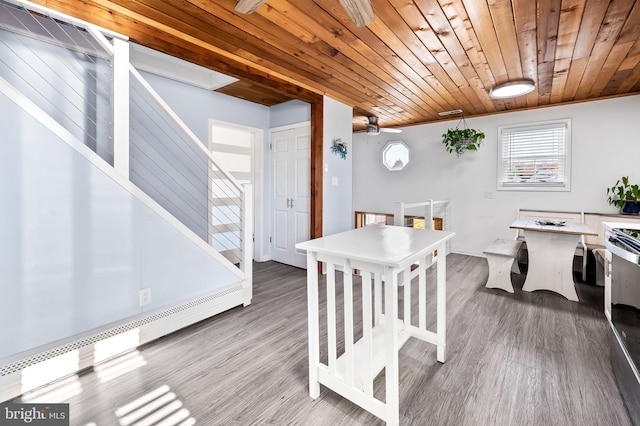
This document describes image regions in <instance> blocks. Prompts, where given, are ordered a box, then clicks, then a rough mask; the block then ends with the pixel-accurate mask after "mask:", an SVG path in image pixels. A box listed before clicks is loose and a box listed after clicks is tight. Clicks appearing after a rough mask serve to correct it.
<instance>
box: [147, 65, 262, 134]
mask: <svg viewBox="0 0 640 426" xmlns="http://www.w3.org/2000/svg"><path fill="white" fill-rule="evenodd" d="M141 74H143V77H145V79H146V80H147V81H148V82H149V84H150V85H151V86H152V87H153V88H154V90H156V91H157V92H158V94H159V95H160V96H161V97H162V98H163V99H164V100H165V102H167V104H168V105H169V106H170V107H171V108H172V109H173V110H174V111H175V112H176V114H178V116H179V117H180V118H181V119H182V120H183V121H184V122H185V124H186V125H187V126H188V127H189V128H190V129H191V130H192V131H193V132H194V133H195V135H196V136H198V138H200V140H201V141H202V142H204V143H205V144H206V143H207V140H208V138H209V128H208V125H209V119H210V118H213V119H215V120H222V121H227V122H229V123H235V124H240V125H243V126H250V127H255V128H259V129H264V130H265V132H266V133H268V129H269V127H271V123H270V109H269V107H266V106H263V105H258V104H255V103H253V102H248V101H244V100H242V99H238V98H234V97H231V96H227V95H223V94H221V93H217V92H213V91H211V90H204V89H200V88H198V87H194V86H190V85H188V84H185V83H180V82H177V81H175V80H170V79H168V78H164V77H160V76H157V75H154V74H149V73H141Z"/></svg>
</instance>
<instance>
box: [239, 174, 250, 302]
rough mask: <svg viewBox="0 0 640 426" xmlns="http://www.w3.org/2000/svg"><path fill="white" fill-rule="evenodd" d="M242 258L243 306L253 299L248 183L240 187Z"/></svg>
mask: <svg viewBox="0 0 640 426" xmlns="http://www.w3.org/2000/svg"><path fill="white" fill-rule="evenodd" d="M242 186H243V188H244V192H243V193H242V194H241V196H242V213H241V214H242V218H241V220H242V228H241V231H240V232H242V237H241V244H242V247H241V249H242V258H241V260H240V270H242V271H243V272H244V274H245V279H244V284H243V288H244V303H243V304H244V306H247V305H249V304H250V303H251V298H252V297H253V186H252V185H251V184H249V183H245V184H243V185H242Z"/></svg>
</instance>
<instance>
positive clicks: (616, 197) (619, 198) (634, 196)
mask: <svg viewBox="0 0 640 426" xmlns="http://www.w3.org/2000/svg"><path fill="white" fill-rule="evenodd" d="M607 201H608V202H609V204H610V205H612V206H616V207H618V208H619V209H620V210H621V211H623V212H625V213H626V211H625V209H626V208H627V206H628V205H629V204H632V205H636V206H637V204H638V202H639V201H640V186H638V185H636V184H630V183H629V176H623V177H621V178H620V179H618V180H617V181H616V183H615V184H614V185H613V186H612V187H611V188H607ZM632 209H633V207H632ZM629 213H637V212H633V211H631V212H629Z"/></svg>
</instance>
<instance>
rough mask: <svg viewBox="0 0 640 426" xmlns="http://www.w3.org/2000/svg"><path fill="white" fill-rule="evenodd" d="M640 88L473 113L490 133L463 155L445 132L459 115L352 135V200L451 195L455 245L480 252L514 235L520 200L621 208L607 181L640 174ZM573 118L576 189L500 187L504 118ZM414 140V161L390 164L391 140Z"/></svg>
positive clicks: (367, 204) (377, 205)
mask: <svg viewBox="0 0 640 426" xmlns="http://www.w3.org/2000/svg"><path fill="white" fill-rule="evenodd" d="M639 117H640V96H638V95H637V96H628V97H622V98H615V99H609V100H602V101H593V102H584V103H579V104H574V105H567V106H558V107H548V108H541V109H537V110H530V111H521V112H512V113H504V114H497V115H491V116H486V117H478V118H472V119H467V120H466V121H467V123H468V125H469V127H472V128H475V129H480V130H482V131H483V132H484V133H485V135H486V138H485V140H484V143H483V145H482V147H481V148H480V150H479V151H478V152H475V153H474V152H467V153H465V154H464V155H463V156H461V157H460V158H457V157H456V155H455V154H448V153H447V152H446V151H445V149H444V146H443V145H442V142H441V139H442V133H444V132H445V131H446V130H447V128H452V127H455V126H456V124H457V123H458V120H459V118H457V119H454V120H451V121H447V122H442V123H435V124H427V125H420V126H413V127H407V128H404V129H403V130H404V131H403V133H401V134H389V133H380V135H379V136H367V135H365V134H364V133H357V134H354V136H353V195H354V197H353V199H354V202H353V208H354V210H356V211H372V212H385V213H392V212H393V202H395V201H405V202H416V201H421V200H424V199H428V198H433V199H449V200H451V212H452V229H453V230H454V231H455V232H456V237H455V238H454V240H453V242H452V247H451V248H452V251H455V252H461V253H469V254H475V255H480V254H481V253H482V250H483V249H484V248H485V246H487V245H488V244H489V242H490V241H492V240H493V239H494V238H498V237H502V238H512V237H513V235H514V232H513V231H512V230H510V229H509V225H510V224H511V222H512V221H513V220H514V218H515V216H516V214H517V210H518V208H532V209H546V210H569V211H590V212H608V213H616V209H615V208H614V207H611V206H609V205H608V204H607V201H606V188H607V187H610V186H612V185H613V184H614V183H615V181H616V179H618V178H619V177H621V176H623V175H629V177H630V179H631V180H632V181H633V182H636V183H639V182H640V166H639V162H638V160H639V159H640V136H638V128H639V123H638V118H639ZM560 118H570V119H571V121H572V123H571V124H572V183H571V191H570V192H514V191H497V190H496V171H497V155H498V153H497V132H498V126H500V125H511V124H521V123H531V122H537V121H544V120H553V119H560ZM397 139H401V140H403V141H404V142H405V143H406V144H407V145H408V146H409V147H410V148H411V160H410V163H409V165H408V166H407V167H406V168H405V169H404V170H403V171H400V172H390V171H388V170H387V169H385V168H384V166H383V165H382V163H381V151H382V149H383V148H384V145H385V143H386V142H387V141H389V140H397Z"/></svg>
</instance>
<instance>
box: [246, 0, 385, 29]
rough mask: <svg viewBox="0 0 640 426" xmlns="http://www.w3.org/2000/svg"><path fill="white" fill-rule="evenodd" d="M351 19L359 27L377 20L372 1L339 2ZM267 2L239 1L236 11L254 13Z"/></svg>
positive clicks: (263, 0) (347, 0)
mask: <svg viewBox="0 0 640 426" xmlns="http://www.w3.org/2000/svg"><path fill="white" fill-rule="evenodd" d="M338 1H339V2H340V4H341V5H342V7H343V8H344V10H345V12H347V15H349V18H351V20H352V21H353V22H354V23H355V24H356V25H357V26H359V27H364V26H367V25H369V24H370V23H372V22H373V20H374V19H375V16H374V15H373V7H372V6H371V0H338ZM266 2H267V0H238V3H236V7H235V10H236V11H237V12H240V13H245V14H249V13H253V12H255V11H256V9H257V8H259V7H260V6H262V5H263V4H264V3H266Z"/></svg>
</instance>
